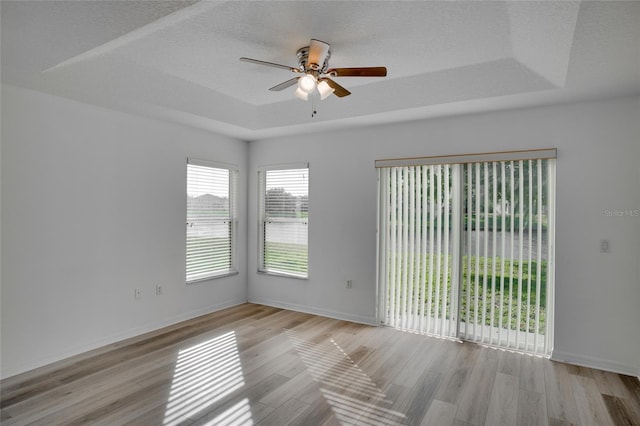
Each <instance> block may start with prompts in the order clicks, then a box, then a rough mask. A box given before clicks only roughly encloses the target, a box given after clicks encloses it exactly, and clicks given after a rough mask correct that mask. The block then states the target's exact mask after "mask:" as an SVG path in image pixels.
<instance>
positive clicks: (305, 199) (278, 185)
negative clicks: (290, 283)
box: [259, 165, 309, 278]
mask: <svg viewBox="0 0 640 426" xmlns="http://www.w3.org/2000/svg"><path fill="white" fill-rule="evenodd" d="M260 205H261V211H262V218H261V221H260V236H261V244H260V267H259V269H260V271H261V272H267V273H274V274H280V275H287V276H293V277H299V278H307V277H308V272H309V268H308V254H307V253H308V250H307V247H308V244H307V239H308V226H309V168H308V166H306V165H305V167H300V166H298V167H296V168H281V167H280V168H274V169H268V168H266V169H263V170H261V171H260Z"/></svg>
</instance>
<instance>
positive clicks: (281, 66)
mask: <svg viewBox="0 0 640 426" xmlns="http://www.w3.org/2000/svg"><path fill="white" fill-rule="evenodd" d="M240 60H241V61H242V62H250V63H252V64H258V65H266V66H268V67H274V68H282V69H285V70H289V71H291V72H302V71H300V70H299V69H298V68H294V67H290V66H289V65H281V64H274V63H273V62H267V61H260V60H258V59H251V58H244V57H243V58H240Z"/></svg>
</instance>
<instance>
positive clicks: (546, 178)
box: [377, 150, 555, 354]
mask: <svg viewBox="0 0 640 426" xmlns="http://www.w3.org/2000/svg"><path fill="white" fill-rule="evenodd" d="M501 154H503V155H502V158H504V153H501ZM512 156H514V157H516V158H517V157H520V158H522V157H523V156H524V157H525V158H527V159H515V160H507V161H485V160H487V159H488V158H491V156H490V155H487V156H483V157H482V161H479V162H476V161H475V160H478V159H479V157H475V156H465V157H464V158H460V157H458V156H456V157H454V158H452V157H449V158H438V159H433V158H428V159H408V160H400V162H404V163H403V164H406V165H403V166H394V165H393V164H394V162H393V160H382V162H381V163H380V164H377V165H378V166H379V167H380V168H379V185H380V195H379V197H380V198H379V200H380V201H379V219H380V220H379V249H378V250H379V254H378V259H379V260H378V284H379V294H380V297H379V301H380V308H379V309H380V317H381V320H382V322H384V323H386V324H388V325H391V326H394V327H399V328H403V329H409V330H413V331H417V332H421V333H428V334H435V335H438V336H446V337H460V338H463V339H465V340H471V341H477V342H482V343H487V344H491V345H499V346H502V347H508V348H513V349H517V350H522V351H526V352H531V353H543V354H548V353H549V351H550V349H551V344H552V336H551V332H552V327H551V326H550V325H551V320H552V312H553V267H552V262H553V244H552V242H553V238H552V236H553V218H554V193H553V190H554V188H555V181H554V176H555V160H554V159H553V158H554V157H555V150H545V151H543V152H539V151H527V152H526V153H525V154H522V153H513V154H512ZM536 156H539V157H544V158H535V157H536ZM532 157H533V158H532ZM461 160H463V161H461ZM409 161H410V162H414V163H421V162H422V163H427V164H416V165H412V164H409ZM442 161H451V163H444V164H440V162H442ZM453 161H460V162H459V163H453Z"/></svg>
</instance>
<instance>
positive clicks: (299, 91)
mask: <svg viewBox="0 0 640 426" xmlns="http://www.w3.org/2000/svg"><path fill="white" fill-rule="evenodd" d="M294 93H295V95H296V97H297V98H298V99H300V100H301V101H306V100H307V99H309V94H308V93H307V92H304V91H302V89H300V87H298V88H296V91H295V92H294Z"/></svg>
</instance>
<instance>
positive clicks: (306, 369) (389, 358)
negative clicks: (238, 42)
mask: <svg viewBox="0 0 640 426" xmlns="http://www.w3.org/2000/svg"><path fill="white" fill-rule="evenodd" d="M0 407H1V409H0V421H1V422H2V425H3V426H4V425H6V426H12V425H26V424H33V425H55V424H65V425H74V424H77V425H80V424H81V425H86V424H91V425H109V426H110V425H116V424H118V425H122V424H129V425H136V426H137V425H165V426H168V425H178V424H179V425H191V424H194V425H227V424H229V425H231V424H237V425H242V424H254V425H286V424H292V425H305V426H307V425H313V426H315V425H318V426H336V425H343V424H353V425H365V426H373V425H398V426H399V425H436V426H440V425H442V426H480V425H487V426H493V425H500V424H513V425H547V424H548V425H551V426H567V425H600V424H606V425H610V424H615V425H640V383H639V382H638V379H636V378H634V377H629V376H623V375H618V374H614V373H607V372H602V371H597V370H592V369H589V368H586V367H578V366H572V365H568V364H562V363H558V362H553V361H549V360H546V359H541V358H536V357H531V356H527V355H522V354H519V353H514V352H509V351H502V350H496V349H493V348H487V347H482V346H479V345H476V344H472V343H461V342H457V341H450V340H443V339H433V338H429V337H425V336H419V335H415V334H411V333H405V332H400V331H397V330H393V329H390V328H384V327H371V326H366V325H362V324H354V323H349V322H346V321H339V320H334V319H329V318H323V317H319V316H315V315H310V314H304V313H298V312H292V311H287V310H283V309H279V308H273V307H267V306H260V305H255V304H249V303H247V304H243V305H239V306H235V307H232V308H229V309H225V310H222V311H218V312H215V313H212V314H209V315H204V316H202V317H198V318H194V319H192V320H189V321H185V322H183V323H180V324H175V325H172V326H170V327H166V328H164V329H162V330H157V331H155V332H152V333H146V334H144V335H141V336H137V337H134V338H131V339H126V340H124V341H122V342H118V343H115V344H111V345H107V346H105V347H103V348H99V349H96V350H93V351H89V352H87V353H84V354H81V355H78V356H76V357H72V358H69V359H66V360H63V361H61V362H57V363H54V364H51V365H48V366H45V367H42V368H38V369H36V370H33V371H30V372H27V373H24V374H21V375H17V376H14V377H10V378H8V379H5V380H3V381H2V382H1V383H0Z"/></svg>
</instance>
